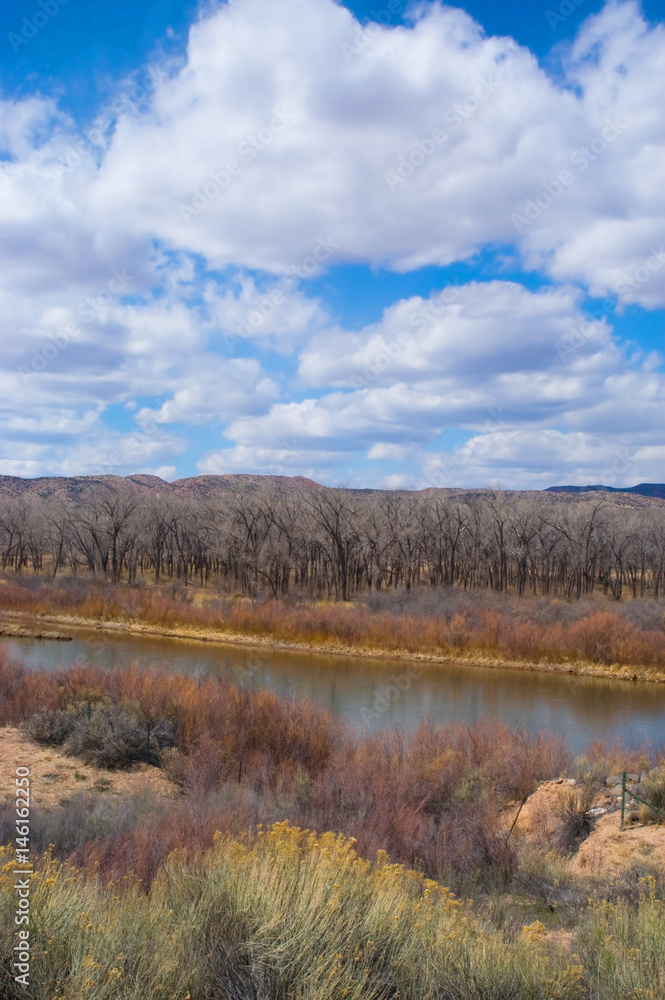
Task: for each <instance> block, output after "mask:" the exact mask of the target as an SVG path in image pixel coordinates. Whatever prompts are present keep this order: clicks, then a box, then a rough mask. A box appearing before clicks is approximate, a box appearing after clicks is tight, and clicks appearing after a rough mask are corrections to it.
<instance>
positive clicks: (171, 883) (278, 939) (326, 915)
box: [0, 823, 584, 1000]
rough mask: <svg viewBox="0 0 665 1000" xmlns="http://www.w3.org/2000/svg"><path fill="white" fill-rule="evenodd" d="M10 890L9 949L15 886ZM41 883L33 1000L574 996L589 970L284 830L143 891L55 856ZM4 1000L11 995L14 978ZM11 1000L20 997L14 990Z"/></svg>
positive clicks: (179, 869) (518, 999)
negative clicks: (63, 862)
mask: <svg viewBox="0 0 665 1000" xmlns="http://www.w3.org/2000/svg"><path fill="white" fill-rule="evenodd" d="M11 867H13V865H12V864H11V861H8V864H7V865H5V867H4V869H3V875H2V879H1V882H0V905H1V906H2V910H3V913H2V915H3V917H4V918H5V919H4V920H3V921H2V927H3V931H2V938H3V940H2V945H3V950H5V953H7V952H8V951H9V950H10V949H11V928H12V925H11V922H10V920H9V916H10V914H11V912H12V907H13V905H14V899H13V889H12V884H13V881H14V876H13V875H12V873H11V871H10V870H9V869H10V868H11ZM38 867H39V870H38V873H37V874H36V875H35V876H34V878H33V879H32V893H31V911H32V913H33V915H34V931H33V934H34V952H33V958H32V974H31V986H30V991H29V996H30V997H31V998H33V1000H53V997H55V996H57V997H59V998H61V1000H70V998H72V1000H73V998H74V997H80V996H81V995H85V996H87V997H91V998H92V1000H111V998H116V997H118V998H119V997H123V998H124V1000H167V998H169V1000H170V998H172V997H178V998H184V997H189V998H190V1000H204V998H208V997H211V996H216V997H220V998H229V1000H230V998H233V1000H254V998H256V997H260V996H262V997H268V996H269V997H271V1000H288V998H291V997H298V998H300V1000H339V998H341V997H349V998H356V1000H387V998H397V997H401V998H403V1000H426V998H428V997H429V998H432V1000H433V998H440V997H446V998H450V1000H455V998H459V1000H462V998H464V1000H474V998H475V1000H481V998H486V997H490V996H491V997H493V998H497V1000H501V998H505V1000H509V998H510V1000H554V998H556V1000H569V998H570V1000H573V998H577V997H579V996H580V995H581V990H582V988H583V979H584V970H583V968H581V966H580V965H579V964H578V963H576V962H575V961H571V960H570V959H568V958H567V957H566V956H565V955H564V954H563V953H562V952H559V951H556V950H554V951H552V950H549V949H544V948H542V947H541V946H540V944H539V942H538V940H537V939H536V940H534V938H533V935H532V934H530V933H528V932H527V933H525V934H523V935H522V936H521V937H520V938H518V939H517V940H516V941H512V942H510V943H508V942H507V941H506V940H505V938H504V937H503V936H502V934H501V933H500V932H497V931H495V930H491V929H488V928H486V927H483V926H482V925H481V924H480V923H479V922H478V920H477V918H476V917H475V916H474V915H473V912H472V910H471V909H470V907H469V905H467V904H465V903H463V902H462V901H460V900H458V899H457V898H455V897H454V896H453V895H452V894H451V893H450V892H449V890H448V889H446V888H443V887H442V886H440V885H439V884H438V883H436V882H434V881H432V880H428V879H425V878H424V877H423V876H422V875H420V874H418V873H417V872H416V871H413V870H408V869H406V868H405V867H404V866H402V865H393V864H389V863H388V859H387V857H386V856H385V854H380V855H379V857H378V859H377V863H376V864H371V863H370V862H369V861H366V860H364V859H362V858H361V857H359V856H358V855H357V854H356V852H355V850H354V846H353V843H352V841H349V840H348V839H346V838H344V837H340V836H336V835H334V834H332V833H327V834H324V835H322V836H317V835H316V834H314V833H309V832H308V831H302V830H299V829H297V828H294V827H291V826H289V824H287V823H281V824H276V825H275V826H273V827H272V828H271V829H270V830H268V831H267V832H266V833H265V834H263V835H261V834H259V836H258V838H255V839H246V840H244V841H241V840H237V839H230V838H226V837H222V836H220V837H219V838H218V839H217V842H216V845H215V846H214V848H213V849H212V850H210V851H209V852H207V853H205V854H201V855H199V856H197V857H196V858H194V859H192V860H190V861H189V862H184V861H183V860H181V859H180V858H178V856H173V857H171V858H170V860H169V862H168V864H167V865H166V866H165V867H164V868H163V869H162V870H161V871H160V873H159V875H158V877H157V878H156V879H155V881H154V883H153V885H152V887H151V888H150V890H149V891H148V892H144V891H142V889H141V887H140V885H138V884H137V883H136V882H133V881H132V879H128V880H125V886H124V887H118V886H116V885H108V886H104V885H103V884H102V883H101V882H100V881H99V880H98V879H97V878H95V877H90V876H88V875H86V873H85V872H83V871H81V870H78V869H75V868H71V867H69V866H68V865H61V864H59V863H57V862H55V861H54V860H52V859H50V858H49V857H48V856H47V857H45V858H43V859H42V861H41V862H40V864H39V866H38ZM2 976H3V978H4V982H3V984H2V987H1V988H2V989H3V990H4V995H5V996H8V997H12V996H14V995H18V996H20V995H21V993H20V992H17V993H16V994H15V993H14V992H13V988H12V986H11V980H10V979H9V976H8V975H7V972H6V971H5V970H3V972H2ZM10 991H11V992H10Z"/></svg>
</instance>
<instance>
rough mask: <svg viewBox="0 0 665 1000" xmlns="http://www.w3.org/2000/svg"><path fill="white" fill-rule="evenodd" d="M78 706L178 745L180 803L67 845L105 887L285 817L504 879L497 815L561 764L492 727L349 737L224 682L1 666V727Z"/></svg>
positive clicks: (560, 749)
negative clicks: (165, 734)
mask: <svg viewBox="0 0 665 1000" xmlns="http://www.w3.org/2000/svg"><path fill="white" fill-rule="evenodd" d="M88 700H89V701H102V700H103V701H107V702H111V703H117V704H126V705H132V706H134V708H135V709H136V710H137V711H138V712H139V715H140V716H142V717H143V718H144V719H146V720H150V719H152V720H154V719H156V718H167V719H169V720H170V721H171V722H172V723H173V724H174V726H175V730H176V743H177V746H178V748H179V750H178V753H177V754H176V759H175V760H174V759H173V757H172V756H171V758H170V759H169V761H168V763H167V765H166V766H167V770H168V771H169V773H172V774H174V775H175V776H176V777H177V779H178V783H179V785H180V787H181V789H182V790H183V792H184V793H185V796H184V797H183V798H181V799H179V800H177V801H176V802H169V803H162V804H161V806H159V808H158V809H157V811H156V812H155V810H154V808H153V811H152V813H150V812H149V811H148V814H147V815H146V814H145V811H143V813H142V815H141V817H140V818H138V819H137V820H136V822H135V823H132V824H130V825H129V826H127V824H121V825H119V827H118V829H117V830H116V831H114V830H113V824H111V826H110V832H109V833H108V834H105V835H98V836H95V837H92V838H89V839H88V840H87V841H86V842H85V843H83V844H81V845H80V847H79V848H77V851H76V857H77V858H78V860H80V861H82V862H84V863H86V864H92V863H93V862H98V863H99V866H100V870H101V871H102V872H103V873H104V874H105V875H106V876H108V877H113V878H116V877H117V876H118V875H119V873H121V872H123V873H125V874H126V872H127V870H128V869H131V870H133V871H134V872H135V873H136V874H137V875H138V876H139V877H141V878H143V879H145V880H147V881H149V880H150V879H151V878H152V877H153V876H154V874H155V872H156V871H157V869H158V868H159V866H160V865H161V864H162V863H163V862H164V860H165V859H166V858H167V857H168V854H169V853H170V852H171V851H172V850H174V849H176V848H178V849H183V850H195V849H198V848H200V847H203V846H206V845H207V844H209V843H210V842H211V838H212V836H213V834H214V832H215V830H217V829H222V830H230V831H231V832H234V833H237V832H242V830H243V829H244V830H247V829H248V828H250V827H252V826H255V825H256V824H258V823H264V824H269V823H272V822H274V821H276V820H283V819H285V818H288V819H290V820H291V821H292V822H295V823H297V824H298V825H300V826H301V827H307V828H309V829H319V830H320V829H332V830H335V831H337V832H341V833H345V834H347V835H349V836H353V837H355V838H356V839H357V841H358V849H359V851H360V852H361V853H362V854H363V855H365V856H372V855H373V854H374V853H375V852H376V851H377V850H378V849H384V850H387V851H388V852H389V854H390V855H391V857H393V858H394V859H396V860H399V861H401V862H404V863H407V864H409V865H417V866H419V867H421V868H423V869H424V870H426V871H427V872H429V873H430V874H432V875H435V876H436V877H444V876H446V877H447V873H452V874H453V875H455V877H461V875H464V874H470V873H474V872H475V873H477V872H481V873H483V872H485V873H493V877H494V876H495V875H496V873H497V872H498V873H500V875H501V877H502V878H503V879H504V880H505V879H506V878H508V877H509V876H510V873H511V872H512V868H513V863H514V856H513V853H512V849H511V848H510V846H509V845H508V844H507V843H506V839H505V834H504V833H502V832H501V826H500V823H499V816H500V811H501V808H502V807H505V804H506V803H507V802H510V801H515V800H520V799H522V798H524V797H525V796H526V795H528V794H529V793H530V792H531V791H532V790H533V788H534V787H535V784H536V782H537V781H538V780H540V779H545V778H549V777H554V776H557V775H559V774H561V773H563V772H564V771H565V770H566V769H567V768H568V767H569V765H570V756H569V754H568V753H567V751H566V749H565V747H564V745H563V742H562V740H561V739H560V738H558V737H554V736H547V735H539V736H529V735H526V734H524V733H521V732H519V731H516V730H511V729H509V728H508V727H507V726H505V725H504V724H502V723H501V722H498V721H491V720H486V721H482V722H478V723H476V724H474V725H473V726H466V725H445V726H432V725H422V726H421V727H420V728H419V729H418V730H417V731H416V732H413V733H400V732H397V731H395V732H390V733H387V734H381V735H375V736H371V737H359V736H358V734H357V733H356V732H355V731H354V730H352V729H350V728H348V727H345V726H343V725H342V724H340V723H338V722H336V721H335V720H333V719H332V718H331V717H330V716H329V715H328V714H327V713H326V712H324V711H321V710H320V709H318V708H316V707H315V706H313V705H311V704H310V703H308V702H305V701H296V702H292V701H291V700H287V699H284V698H280V697H278V696H277V695H274V694H272V693H270V692H267V691H265V690H258V691H249V690H245V689H238V688H236V687H234V686H233V685H232V684H231V683H230V682H229V681H228V680H226V679H224V678H220V679H214V680H213V679H208V680H203V681H201V680H198V679H197V678H194V677H191V676H185V675H174V674H168V673H166V672H162V671H159V670H155V669H149V670H141V669H139V668H138V667H135V666H134V667H131V668H129V669H121V668H115V669H113V670H109V671H102V670H100V669H98V668H93V667H90V666H83V667H75V668H72V669H70V670H67V671H62V672H57V673H47V672H45V671H27V670H25V669H23V668H22V667H20V666H16V665H14V664H12V663H11V662H10V661H8V660H7V658H6V657H0V723H2V724H6V723H8V722H12V723H17V722H21V721H23V720H25V719H26V718H28V717H29V716H30V715H31V714H33V713H35V712H37V711H39V710H41V709H44V708H46V709H49V708H50V709H55V708H64V707H66V706H68V705H71V704H79V703H80V702H82V701H88ZM168 753H171V752H170V751H167V754H168Z"/></svg>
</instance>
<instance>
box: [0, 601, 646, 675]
mask: <svg viewBox="0 0 665 1000" xmlns="http://www.w3.org/2000/svg"><path fill="white" fill-rule="evenodd" d="M35 620H38V621H39V622H46V623H48V624H51V625H59V626H62V627H64V628H66V627H69V628H86V629H94V630H97V631H104V632H115V633H127V634H129V635H137V636H140V635H145V636H158V637H160V638H168V639H187V640H195V641H198V642H206V643H220V644H224V645H234V646H243V647H250V648H256V649H262V650H283V651H291V652H298V651H302V652H313V653H325V654H328V655H333V656H342V657H350V656H352V657H363V658H371V659H375V660H377V659H378V660H381V659H385V660H390V661H395V660H404V661H408V662H416V663H429V664H432V665H435V664H449V663H452V662H454V663H464V664H465V665H468V666H470V667H474V666H478V667H491V668H494V669H511V670H525V671H537V672H543V673H557V674H571V675H577V676H582V677H601V678H605V679H612V680H624V681H627V682H635V681H650V682H652V683H657V684H662V683H665V670H654V669H653V668H646V667H641V666H637V665H633V664H621V663H615V664H600V663H594V662H592V661H589V660H583V659H579V660H573V661H570V660H567V661H563V662H559V663H557V662H535V661H526V660H521V659H513V658H509V657H497V656H489V655H483V654H478V653H470V652H464V651H460V652H455V654H454V655H452V654H450V653H445V652H441V653H438V654H437V653H436V652H414V651H413V650H409V649H408V648H395V647H387V646H386V647H381V646H374V645H373V646H371V647H368V646H365V645H362V644H360V643H342V642H339V641H336V640H332V639H331V640H328V641H326V640H325V639H310V640H309V641H306V640H300V641H296V640H289V639H281V638H276V637H275V636H273V635H269V634H263V635H262V634H259V633H240V632H236V631H232V630H229V629H215V628H213V627H211V626H202V625H188V624H175V625H168V626H164V625H156V624H153V623H149V622H137V621H122V620H121V621H109V620H104V619H100V618H92V617H85V616H81V615H69V614H55V613H48V612H21V611H4V610H3V611H0V637H2V635H3V634H5V635H10V634H11V628H7V627H6V626H5V627H3V622H12V623H22V624H23V627H24V628H25V634H26V637H27V636H28V633H34V634H33V635H32V636H31V637H33V638H41V637H42V636H41V635H39V634H37V633H39V632H40V629H35V628H34V624H33V623H34V622H35ZM47 637H48V638H50V637H51V636H47Z"/></svg>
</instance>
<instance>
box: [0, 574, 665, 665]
mask: <svg viewBox="0 0 665 1000" xmlns="http://www.w3.org/2000/svg"><path fill="white" fill-rule="evenodd" d="M79 583H80V581H79ZM0 601H1V602H2V605H1V606H2V607H3V608H6V609H10V608H11V609H14V610H24V611H32V612H36V613H48V612H60V613H63V612H69V613H72V614H78V615H81V616H83V617H85V618H89V619H94V620H102V621H104V620H107V621H130V622H131V621H135V622H143V623H147V624H152V625H155V626H159V627H163V628H174V629H175V628H177V627H179V626H180V627H193V628H203V629H205V630H210V629H219V630H226V631H230V632H233V633H236V634H240V635H257V636H264V637H268V638H272V639H275V640H277V641H284V642H301V643H305V644H310V645H312V646H317V645H318V646H321V645H328V646H329V645H331V644H333V645H342V646H346V647H350V648H354V647H355V648H359V649H365V650H387V651H390V652H394V653H398V652H409V653H424V654H430V655H439V656H441V655H443V656H451V657H455V656H470V657H473V656H483V657H487V658H496V659H501V660H509V661H510V660H512V661H522V662H524V661H526V662H528V661H531V662H545V663H571V664H572V663H576V662H586V663H592V664H600V665H604V666H608V665H613V664H616V665H618V666H635V667H643V668H646V669H652V670H662V669H663V668H665V631H663V630H660V631H645V630H642V629H640V628H639V627H637V626H636V625H634V624H632V623H630V622H628V621H626V620H625V619H624V618H622V617H621V616H620V615H619V614H617V613H616V612H614V611H594V612H593V613H592V614H590V615H589V616H587V617H586V618H583V619H581V620H579V621H576V622H573V623H568V624H564V623H561V622H557V623H554V624H539V623H535V622H531V621H525V620H523V617H520V615H519V614H506V613H502V612H498V611H493V610H489V609H487V608H482V607H479V608H478V609H477V610H475V611H474V612H473V613H471V612H469V611H465V612H462V613H460V614H457V615H455V616H453V617H451V618H450V619H449V620H446V619H445V618H443V617H432V616H423V615H417V614H393V613H390V612H386V611H382V612H376V613H374V612H372V611H370V610H369V609H368V608H367V607H366V606H365V605H363V604H358V605H355V606H353V607H348V606H346V605H334V604H333V605H317V604H306V603H303V604H291V603H286V602H281V601H276V600H274V601H266V602H264V603H252V602H247V601H243V602H233V601H221V600H217V601H211V602H210V603H207V604H194V603H192V602H190V601H187V600H182V599H180V598H171V597H169V596H168V595H167V594H166V593H165V592H164V591H163V590H158V589H156V588H141V587H137V588H131V587H128V586H126V585H122V584H118V585H108V584H95V583H90V582H87V583H82V585H81V586H77V587H76V588H74V587H72V586H64V585H56V584H50V585H38V586H36V587H35V588H34V589H33V588H32V587H27V586H20V585H17V584H5V585H3V586H2V587H0Z"/></svg>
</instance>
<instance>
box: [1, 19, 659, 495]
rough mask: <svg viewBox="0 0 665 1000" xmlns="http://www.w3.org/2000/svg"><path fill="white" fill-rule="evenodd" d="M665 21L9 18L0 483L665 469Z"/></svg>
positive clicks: (623, 478)
mask: <svg viewBox="0 0 665 1000" xmlns="http://www.w3.org/2000/svg"><path fill="white" fill-rule="evenodd" d="M658 17H659V11H658V7H657V5H656V4H655V3H653V2H649V3H647V4H644V5H642V6H639V5H637V4H635V3H630V2H627V3H626V2H615V3H610V4H602V3H593V2H592V0H582V2H581V3H575V2H574V0H562V2H560V3H559V4H553V5H552V6H551V7H547V6H543V7H541V8H537V7H533V5H527V4H516V3H515V4H507V5H497V4H489V3H481V2H474V3H470V4H467V5H465V6H464V7H444V6H442V5H440V4H435V3H432V2H430V0H428V2H425V3H420V4H416V5H408V6H407V5H406V4H404V3H402V2H401V0H394V2H393V3H392V4H390V5H389V4H388V2H387V0H386V2H384V0H377V2H375V3H365V2H363V3H360V2H358V3H355V4H349V5H346V6H342V5H339V4H334V3H333V2H332V0H283V3H280V4H279V5H275V4H274V3H270V0H233V2H232V3H230V4H217V3H213V4H206V5H203V6H200V5H197V4H194V3H178V4H176V3H174V2H166V0H165V2H163V3H158V4H150V5H149V4H145V3H141V2H140V0H139V2H135V3H132V4H131V5H130V4H129V3H126V2H124V0H123V2H118V3H115V4H113V5H97V4H91V3H89V2H87V3H86V2H83V0H69V2H68V3H66V4H61V3H60V2H59V0H42V2H41V3H40V2H39V0H35V2H23V0H22V2H20V3H19V4H17V5H15V6H13V7H11V9H10V8H9V6H8V5H5V7H4V8H3V10H2V12H1V14H0V20H1V23H0V44H2V46H3V58H2V60H1V61H0V87H1V90H0V170H1V174H0V177H1V179H0V203H1V216H2V218H1V221H0V254H2V256H3V275H4V278H3V283H2V286H1V288H2V299H3V309H2V311H1V312H2V319H1V320H0V324H1V325H0V337H1V338H2V342H3V351H2V361H0V365H1V366H2V379H3V384H4V385H5V386H6V389H5V391H4V392H3V399H2V401H1V402H0V424H1V425H2V434H1V435H0V442H1V444H0V474H8V475H22V476H37V475H58V474H66V475H74V474H98V473H109V472H112V473H119V474H125V473H129V472H136V471H144V472H153V473H155V474H157V475H161V476H163V477H164V478H168V479H174V478H179V477H182V476H188V475H196V474H199V473H224V472H260V473H272V474H282V475H294V474H302V475H308V476H311V477H312V478H315V479H318V480H319V481H323V482H327V483H346V484H348V485H353V486H373V485H384V486H395V487H397V486H399V487H416V488H419V487H424V486H428V485H451V486H487V485H495V484H500V485H502V486H504V487H514V488H543V487H546V486H549V485H553V484H554V483H561V482H568V483H580V484H582V483H587V482H599V481H602V482H605V483H607V484H608V485H613V486H619V485H622V484H626V485H629V484H632V483H636V482H639V481H645V480H646V481H652V482H653V481H660V482H662V481H663V479H664V478H665V446H664V445H663V441H662V437H663V436H662V424H663V415H664V412H665V411H664V407H663V403H664V396H665V391H664V390H665V380H664V377H663V368H662V357H661V353H662V347H663V344H662V339H663V337H662V335H663V311H664V306H665V281H664V275H665V266H664V265H665V249H664V248H663V243H662V234H663V216H664V214H665V206H664V203H663V193H662V176H663V166H664V164H663V159H664V158H663V141H664V137H663V125H662V115H661V114H660V103H661V100H662V92H663V84H664V83H665V80H664V79H663V77H664V76H665V70H664V67H663V60H662V52H663V41H664V33H663V27H662V24H660V23H659V22H658Z"/></svg>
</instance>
